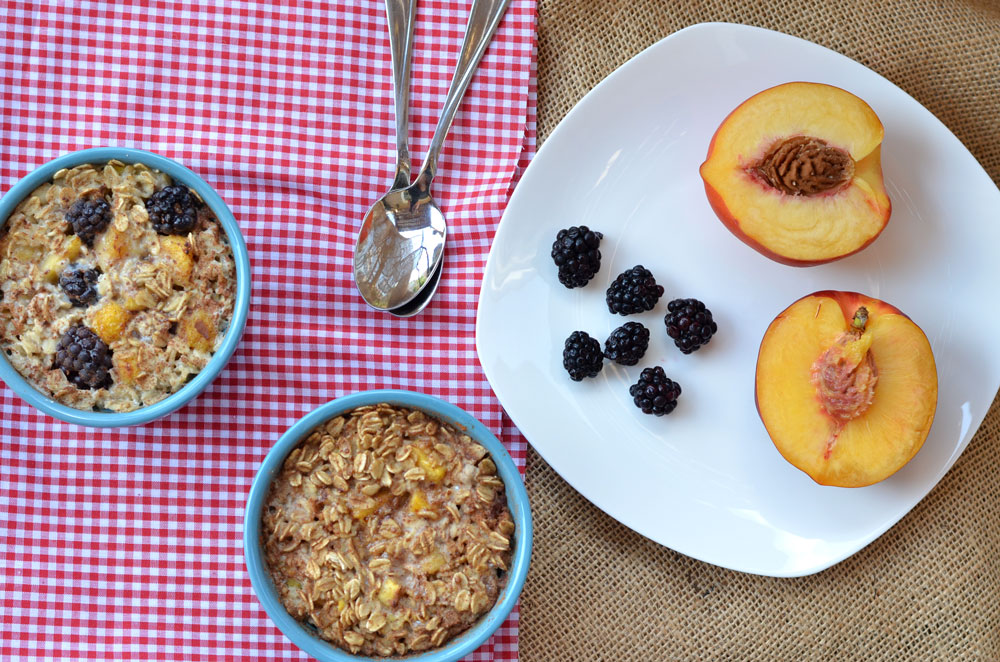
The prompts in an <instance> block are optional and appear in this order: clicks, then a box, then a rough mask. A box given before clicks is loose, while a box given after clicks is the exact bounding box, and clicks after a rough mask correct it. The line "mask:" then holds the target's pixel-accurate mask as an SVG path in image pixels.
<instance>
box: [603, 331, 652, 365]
mask: <svg viewBox="0 0 1000 662" xmlns="http://www.w3.org/2000/svg"><path fill="white" fill-rule="evenodd" d="M647 347H649V329H647V328H646V327H644V326H643V325H642V324H639V323H638V322H626V323H625V324H623V325H622V326H620V327H618V328H617V329H615V330H614V331H612V332H611V335H610V336H608V339H607V340H606V341H604V356H605V357H606V358H608V359H611V360H612V361H614V362H615V363H619V364H621V365H635V364H636V363H638V362H639V359H641V358H642V355H643V354H645V353H646V348H647Z"/></svg>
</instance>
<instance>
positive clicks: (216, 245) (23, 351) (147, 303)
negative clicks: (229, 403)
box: [0, 161, 236, 411]
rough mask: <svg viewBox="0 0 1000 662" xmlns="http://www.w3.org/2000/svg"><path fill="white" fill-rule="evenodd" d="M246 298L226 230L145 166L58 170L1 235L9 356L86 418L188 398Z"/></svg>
mask: <svg viewBox="0 0 1000 662" xmlns="http://www.w3.org/2000/svg"><path fill="white" fill-rule="evenodd" d="M235 291H236V267H235V263H234V260H233V254H232V250H231V248H230V246H229V243H228V241H227V240H226V236H225V231H224V230H223V228H222V226H221V224H220V223H219V221H218V220H217V219H216V218H215V217H214V216H213V215H212V213H211V211H210V210H209V209H208V207H207V206H206V205H205V204H204V203H203V202H202V201H201V200H200V199H198V198H197V196H196V195H195V194H194V193H193V192H192V191H190V190H189V189H187V187H184V186H182V185H174V184H173V182H172V181H171V179H170V178H169V177H168V176H167V175H165V174H164V173H162V172H159V171H157V170H153V169H151V168H148V167H146V166H144V165H142V164H124V163H120V162H117V161H112V162H110V163H108V164H106V165H81V166H78V167H75V168H72V169H64V170H60V171H59V172H57V173H56V174H55V176H54V177H53V179H52V181H51V182H48V183H46V184H43V185H42V186H39V187H38V188H37V189H35V190H34V191H33V192H32V193H31V194H30V195H28V196H27V197H26V198H25V199H24V200H23V201H22V202H21V203H20V204H19V205H18V206H17V208H15V210H14V211H13V213H12V214H11V215H10V217H9V218H8V219H7V222H6V223H5V224H4V226H3V227H2V228H0V295H2V296H0V351H3V353H4V355H5V357H6V358H7V360H8V361H10V363H11V364H12V365H13V367H14V368H15V369H16V370H17V371H18V372H19V373H20V374H21V375H23V376H24V377H25V378H26V379H27V380H28V381H29V382H30V383H31V384H32V385H33V386H34V387H35V388H37V389H38V390H39V391H41V392H42V393H44V394H46V395H48V396H50V397H52V398H54V399H56V400H57V401H59V402H61V403H63V404H65V405H68V406H70V407H75V408H77V409H84V410H90V409H97V410H112V411H131V410H134V409H137V408H139V407H142V406H144V405H149V404H153V403H155V402H158V401H160V400H162V399H163V398H165V397H167V396H168V395H170V394H171V393H173V392H175V391H177V390H178V389H180V388H181V387H182V386H183V385H184V384H185V383H187V381H188V380H189V379H190V378H191V377H193V376H194V375H196V374H197V373H198V372H199V371H200V370H201V369H202V368H204V367H205V365H206V364H207V363H208V361H209V359H211V357H212V354H213V353H214V352H215V351H216V349H218V347H219V345H220V344H221V342H222V339H223V337H224V335H225V332H226V329H227V328H228V326H229V322H230V319H231V318H232V315H233V304H234V298H235Z"/></svg>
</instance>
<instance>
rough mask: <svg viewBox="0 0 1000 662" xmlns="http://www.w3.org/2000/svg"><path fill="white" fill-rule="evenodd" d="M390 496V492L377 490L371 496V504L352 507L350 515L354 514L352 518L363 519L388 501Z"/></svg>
mask: <svg viewBox="0 0 1000 662" xmlns="http://www.w3.org/2000/svg"><path fill="white" fill-rule="evenodd" d="M391 498H392V493H391V492H388V491H385V490H383V491H382V492H379V493H378V494H376V495H375V496H373V497H371V500H372V502H371V504H369V505H367V506H362V507H360V508H352V509H351V515H353V516H354V519H364V518H366V517H368V516H369V515H371V514H372V513H374V512H375V511H376V510H378V509H379V508H381V507H382V506H384V505H385V504H386V503H388V502H389V499H391Z"/></svg>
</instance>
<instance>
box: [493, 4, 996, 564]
mask: <svg viewBox="0 0 1000 662" xmlns="http://www.w3.org/2000/svg"><path fill="white" fill-rule="evenodd" d="M794 80H809V81H815V82H822V83H828V84H831V85H836V86H838V87H842V88H844V89H846V90H848V91H850V92H853V93H854V94H856V95H858V96H859V97H861V98H862V99H864V100H865V101H867V102H868V103H869V104H870V105H871V106H872V108H873V109H874V110H875V112H876V113H877V114H878V115H879V117H880V118H881V120H882V123H883V124H884V125H885V136H886V137H885V141H884V143H883V147H882V155H883V156H882V158H883V171H884V174H885V178H886V184H887V189H888V192H889V196H890V198H891V199H892V203H893V212H892V217H891V219H890V221H889V225H888V226H887V227H886V229H885V231H884V232H883V233H882V235H881V236H880V237H879V238H878V239H877V240H876V241H875V242H874V243H873V244H872V245H871V246H869V247H868V248H866V249H865V250H863V251H861V252H860V253H858V254H857V255H854V256H852V257H849V258H846V259H843V260H840V261H837V262H833V263H830V264H826V265H822V266H818V267H810V268H795V267H788V266H783V265H780V264H777V263H775V262H772V261H770V260H768V259H767V258H765V257H763V256H761V255H759V254H758V253H756V252H755V251H753V250H752V249H750V248H749V247H747V246H746V245H744V244H743V243H741V242H740V241H739V240H737V239H736V238H735V237H734V236H733V235H732V234H730V233H729V231H728V230H726V228H725V227H724V226H723V225H722V223H720V222H719V221H718V220H717V218H716V217H715V214H714V213H713V212H712V210H711V208H710V207H709V204H708V201H707V199H706V197H705V190H704V186H703V184H702V181H701V178H700V177H699V175H698V167H699V165H700V164H701V163H702V161H703V160H704V158H705V155H706V152H707V149H708V144H709V141H710V140H711V137H712V134H713V133H714V132H715V129H716V128H717V127H718V125H719V123H720V122H721V121H722V120H723V118H724V117H725V116H726V115H727V114H728V113H729V112H730V111H731V110H732V109H733V108H735V107H736V106H737V105H739V104H740V103H741V102H742V101H744V100H745V99H747V98H748V97H750V96H751V95H753V94H755V93H756V92H759V91H761V90H763V89H766V88H768V87H771V86H774V85H777V84H780V83H785V82H788V81H794ZM570 225H587V226H589V227H591V228H592V229H596V230H600V231H601V232H603V233H604V240H603V242H602V245H601V253H602V255H603V260H602V266H601V271H600V272H599V273H598V275H597V276H596V277H595V279H594V280H593V281H591V283H590V284H589V285H588V286H587V287H585V288H579V289H573V290H569V289H566V288H565V287H563V286H562V285H560V284H559V282H558V280H557V279H556V268H555V265H554V264H553V263H552V260H551V257H550V255H549V251H550V249H551V245H552V242H553V240H554V239H555V235H556V232H557V231H558V230H559V229H560V228H564V227H568V226H570ZM998 245H1000V192H998V191H997V188H996V187H995V186H994V185H993V183H992V181H991V180H990V178H989V177H988V176H987V175H986V173H985V172H984V171H983V169H982V168H981V167H980V166H979V164H978V163H977V162H976V160H975V158H973V156H972V155H971V154H970V153H969V152H968V151H967V150H966V149H965V147H963V145H962V144H961V143H960V142H959V141H958V140H957V139H956V138H955V136H954V135H952V133H951V132H950V131H949V130H948V129H947V128H946V127H945V126H944V125H943V124H941V122H939V121H938V120H937V119H936V118H935V117H934V116H933V115H932V114H931V113H930V112H928V111H927V110H926V109H925V108H923V107H922V106H921V105H920V104H919V103H917V102H916V101H915V100H914V99H912V98H911V97H910V96H908V95H907V94H906V93H904V92H903V91H902V90H900V89H899V88H898V87H896V86H895V85H893V84H892V83H890V82H888V81H887V80H886V79H884V78H882V77H881V76H879V75H878V74H876V73H874V72H872V71H871V70H869V69H867V68H865V67H863V66H862V65H860V64H858V63H857V62H854V61H852V60H850V59H848V58H846V57H844V56H842V55H839V54H837V53H835V52H833V51H830V50H827V49H825V48H822V47H820V46H817V45H815V44H811V43H809V42H806V41H802V40H800V39H797V38H795V37H790V36H787V35H783V34H780V33H776V32H771V31H768V30H763V29H760V28H753V27H747V26H741V25H730V24H718V23H715V24H703V25H695V26H692V27H689V28H687V29H684V30H681V31H680V32H677V33H675V34H673V35H671V36H669V37H667V38H666V39H664V40H662V41H660V42H659V43H657V44H655V45H654V46H652V47H650V48H649V49H647V50H646V51H644V52H643V53H641V54H639V55H637V56H636V57H635V58H633V59H632V60H630V61H629V62H628V63H626V64H625V65H624V66H622V67H621V68H620V69H618V70H617V71H615V72H614V73H613V74H611V75H610V76H609V77H608V78H607V79H605V80H604V81H603V82H602V83H601V84H600V85H598V86H597V87H596V88H594V90H593V91H591V92H590V93H589V94H588V95H587V96H586V97H585V98H584V99H583V100H582V101H581V102H580V103H579V104H578V105H577V106H576V108H574V109H573V110H572V112H570V113H569V114H568V115H567V116H566V118H565V119H564V120H563V121H562V123H561V124H560V125H559V126H558V128H557V129H556V130H555V131H554V132H553V133H552V135H551V137H550V138H549V139H548V140H547V141H546V142H545V144H544V145H543V146H542V148H541V149H540V150H539V152H538V155H537V156H536V157H535V159H534V161H533V162H532V163H531V165H530V166H529V167H528V169H527V170H526V172H525V174H524V176H523V178H522V180H521V182H520V183H519V184H518V186H517V189H516V190H515V191H514V194H513V196H512V198H511V200H510V204H509V205H508V207H507V211H506V213H505V214H504V217H503V220H502V221H501V223H500V226H499V229H498V231H497V235H496V239H495V240H494V242H493V248H492V251H491V252H490V256H489V260H488V262H487V266H486V273H485V277H484V281H483V288H482V292H481V297H480V303H479V317H478V322H477V348H478V351H479V357H480V360H481V361H482V364H483V368H484V369H485V371H486V376H487V377H488V378H489V381H490V384H491V385H492V386H493V389H494V391H495V392H496V394H497V397H498V398H499V399H500V402H501V403H502V404H503V406H504V408H505V409H506V410H507V413H508V414H509V415H510V417H511V419H512V420H513V421H514V423H515V424H516V425H517V426H518V428H520V430H521V431H522V432H523V433H524V434H525V436H526V437H527V438H528V440H529V441H530V442H531V444H532V445H533V446H534V447H535V449H536V450H537V451H538V452H539V453H540V454H541V455H542V456H543V457H544V458H545V459H546V461H547V462H549V464H551V465H552V466H553V467H554V468H555V469H556V471H558V472H559V473H560V474H561V475H562V476H563V478H565V479H566V480H567V481H568V482H569V483H570V484H571V485H573V487H575V488H576V489H577V490H579V491H580V492H581V493H582V494H583V495H584V496H586V497H587V498H588V499H590V500H591V501H592V502H593V503H595V504H596V505H597V506H598V507H600V508H601V509H603V510H604V511H605V512H607V513H608V514H610V515H611V516H612V517H614V518H616V519H618V520H619V521H621V522H622V523H624V524H626V525H627V526H629V527H631V528H632V529H635V530H636V531H638V532H639V533H641V534H643V535H645V536H647V537H649V538H651V539H653V540H655V541H657V542H659V543H661V544H663V545H666V546H668V547H670V548H672V549H675V550H677V551H679V552H681V553H684V554H687V555H690V556H693V557H695V558H698V559H701V560H704V561H707V562H710V563H714V564H717V565H720V566H724V567H727V568H733V569H736V570H741V571H745V572H753V573H758V574H764V575H774V576H797V575H806V574H810V573H814V572H817V571H819V570H822V569H824V568H826V567H829V566H830V565H833V564H834V563H837V562H838V561H841V560H842V559H844V558H846V557H847V556H850V555H851V554H853V553H855V552H856V551H858V550H859V549H861V548H862V547H864V546H865V545H867V544H868V543H869V542H871V541H872V540H874V539H875V538H876V537H878V536H879V535H880V534H881V533H883V532H884V531H885V530H886V529H888V528H889V527H890V526H892V525H893V524H894V523H895V522H897V521H898V520H899V519H900V518H901V517H902V516H903V515H904V514H906V513H907V512H908V511H909V510H910V509H911V508H913V506H914V505H916V504H917V502H919V501H920V499H921V498H923V497H924V495H926V494H927V492H928V491H930V489H931V488H932V487H934V485H935V484H937V482H938V481H939V480H940V479H941V477H942V476H943V475H944V474H945V472H946V471H948V469H949V468H950V467H951V466H952V464H953V463H954V462H955V460H956V459H957V458H958V456H959V455H960V454H961V452H962V450H963V449H964V448H965V446H966V445H967V444H968V442H969V439H970V438H971V437H972V435H973V434H974V433H975V431H976V429H977V428H978V427H979V425H980V423H981V422H982V420H983V417H984V416H985V415H986V412H987V410H988V409H989V407H990V404H991V403H992V401H993V397H994V395H995V394H996V392H997V387H998V385H1000V344H998V341H997V339H998V338H1000V307H998V306H996V305H995V299H996V296H997V289H998V286H1000V266H998V265H1000V262H998V261H997V260H996V258H995V251H996V247H997V246H998ZM635 264H643V265H645V266H646V267H647V268H649V269H650V270H651V271H652V272H653V274H654V275H655V276H656V278H657V281H658V282H659V283H660V284H662V285H663V286H664V287H665V288H666V293H665V295H664V297H663V299H661V301H660V304H659V305H658V306H657V308H656V309H655V310H654V311H652V312H649V313H645V314H643V315H635V316H630V317H628V318H624V317H621V316H617V315H611V314H610V313H609V312H608V309H607V306H606V305H605V302H604V294H605V289H606V288H607V286H608V285H609V284H610V282H611V281H612V280H613V279H614V277H615V276H616V275H617V274H619V273H620V272H622V271H624V270H625V269H628V268H629V267H632V266H633V265H635ZM823 289H837V290H855V291H858V292H862V293H865V294H868V295H871V296H874V297H876V298H879V299H883V300H885V301H887V302H889V303H891V304H893V305H894V306H896V307H898V308H899V309H900V310H902V311H903V312H904V313H906V314H907V315H909V316H910V317H911V318H912V319H913V320H914V321H915V322H916V323H917V324H918V325H919V326H920V327H921V328H923V330H924V331H925V332H926V333H927V336H928V338H929V339H930V342H931V346H932V348H933V350H934V356H935V358H936V362H937V369H938V378H939V400H938V408H937V416H936V419H935V421H934V425H933V428H932V429H931V433H930V435H929V436H928V438H927V441H926V442H925V444H924V446H923V448H922V449H921V451H920V452H919V453H918V454H917V456H916V457H915V458H914V459H913V460H912V461H911V462H910V463H909V464H908V465H907V466H906V467H904V468H903V469H902V470H901V471H899V472H898V473H896V474H895V475H893V476H892V477H891V478H889V479H887V480H885V481H883V482H881V483H878V484H876V485H873V486H871V487H866V488H859V489H841V488H833V487H822V486H820V485H817V484H816V483H814V482H813V481H812V480H811V479H810V478H808V477H807V476H806V475H805V474H803V473H801V472H800V471H798V470H797V469H795V468H794V467H792V466H791V465H789V464H787V463H786V462H785V461H784V460H783V459H782V458H781V456H780V455H779V454H778V452H777V451H776V450H775V448H774V445H773V444H772V443H771V441H770V439H769V438H768V436H767V433H766V432H765V430H764V427H763V425H762V424H761V422H760V419H759V418H758V416H757V412H756V409H755V407H754V393H753V389H754V368H755V364H756V358H757V349H758V346H759V343H760V340H761V337H762V336H763V334H764V330H765V329H766V328H767V325H768V324H769V323H770V322H771V320H772V319H773V318H774V316H775V315H777V314H778V313H779V312H780V311H781V310H783V309H784V308H785V307H787V306H788V305H789V304H791V303H792V302H793V301H795V300H796V299H798V298H799V297H801V296H804V295H806V294H809V293H811V292H813V291H816V290H823ZM679 297H694V298H698V299H701V300H702V301H704V302H705V303H706V304H707V305H708V307H709V308H710V309H711V310H712V312H713V314H714V316H715V319H716V321H717V322H718V325H719V331H718V333H717V334H716V336H715V337H714V338H713V339H712V342H711V343H710V344H709V345H708V346H706V347H704V348H702V349H701V350H700V351H698V352H695V353H693V354H691V355H688V356H685V355H682V354H681V353H680V351H678V350H677V349H676V348H675V347H674V346H673V343H672V342H671V341H670V340H669V339H668V338H667V336H666V332H665V330H664V325H663V315H664V313H665V308H666V302H667V301H669V300H671V299H674V298H679ZM630 319H636V320H639V321H642V322H643V323H644V324H645V325H646V326H647V327H648V328H649V329H650V331H651V332H652V340H651V343H650V348H649V351H648V352H647V354H646V356H645V358H644V359H643V360H642V361H641V362H640V363H639V365H637V366H635V367H631V368H624V367H621V366H618V365H615V364H610V363H609V362H607V361H606V362H605V367H604V370H603V371H602V372H601V374H599V375H598V377H597V378H596V379H587V380H584V381H583V382H579V383H577V382H573V381H571V380H570V379H569V377H568V375H567V374H566V372H565V370H564V369H563V367H562V347H563V342H564V340H565V339H566V337H567V336H569V334H570V333H571V332H572V331H574V330H577V329H579V330H585V331H587V332H588V333H590V334H591V335H592V336H594V337H595V338H597V339H598V340H600V341H601V342H602V343H603V341H604V339H605V338H607V336H608V335H609V334H610V332H611V331H612V330H613V329H615V328H616V327H617V326H619V325H621V324H623V323H624V322H625V321H627V320H630ZM652 365H662V366H663V367H664V369H665V370H666V372H667V375H668V376H669V377H671V378H672V379H674V380H676V381H678V382H679V383H680V384H681V385H682V387H683V394H682V395H681V397H680V401H679V404H678V407H677V409H676V410H675V411H674V412H673V413H672V414H671V415H669V416H664V417H661V418H657V417H654V416H648V415H644V414H642V413H641V412H640V411H639V410H638V409H637V408H636V407H635V406H634V405H633V403H632V401H631V398H630V396H629V394H628V388H629V385H630V384H632V383H634V382H635V380H636V379H637V377H638V374H639V372H640V371H641V370H642V368H643V367H645V366H652Z"/></svg>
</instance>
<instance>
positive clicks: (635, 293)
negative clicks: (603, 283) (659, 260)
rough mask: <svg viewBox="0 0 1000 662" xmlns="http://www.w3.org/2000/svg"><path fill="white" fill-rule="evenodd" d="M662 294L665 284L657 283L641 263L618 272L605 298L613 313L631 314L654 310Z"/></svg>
mask: <svg viewBox="0 0 1000 662" xmlns="http://www.w3.org/2000/svg"><path fill="white" fill-rule="evenodd" d="M661 296H663V286H662V285H657V284H656V279H655V278H653V274H651V273H650V272H649V269H647V268H645V267H644V266H642V265H641V264H639V265H636V266H634V267H632V268H631V269H629V270H627V271H623V272H622V273H620V274H618V278H615V282H613V283H611V287H609V288H608V293H607V296H606V297H605V299H606V301H607V302H608V310H610V311H611V312H612V313H617V314H619V315H631V314H632V313H644V312H646V311H647V310H652V309H653V307H654V306H656V302H657V301H659V300H660V297H661Z"/></svg>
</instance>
